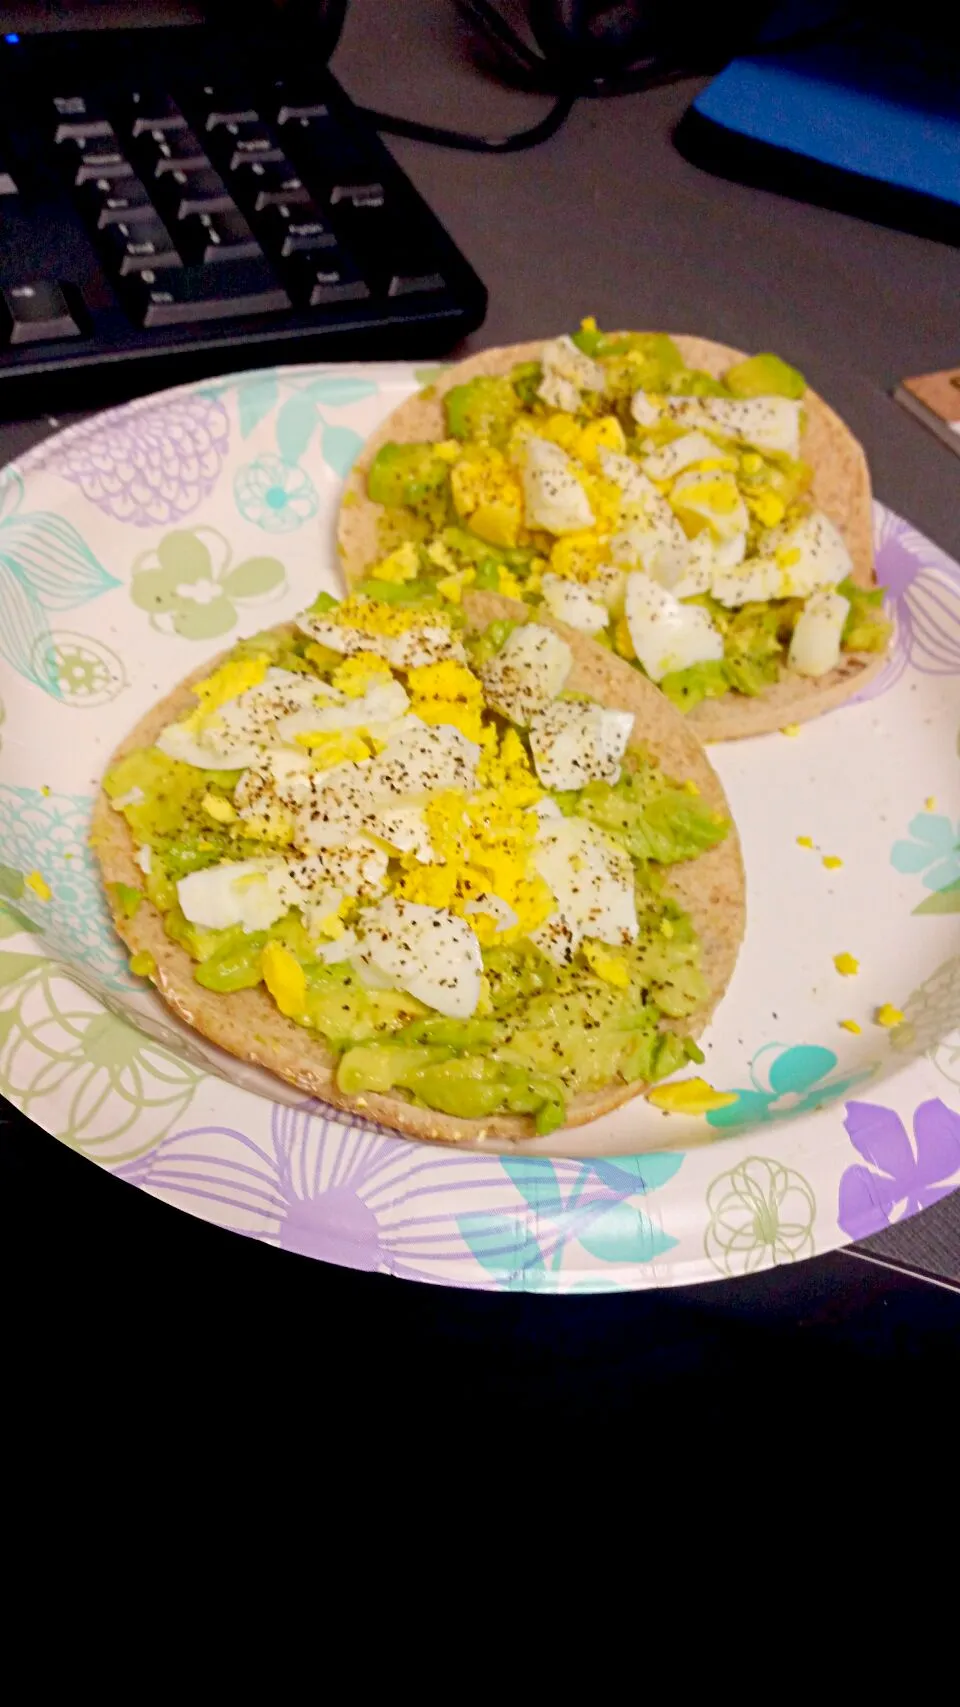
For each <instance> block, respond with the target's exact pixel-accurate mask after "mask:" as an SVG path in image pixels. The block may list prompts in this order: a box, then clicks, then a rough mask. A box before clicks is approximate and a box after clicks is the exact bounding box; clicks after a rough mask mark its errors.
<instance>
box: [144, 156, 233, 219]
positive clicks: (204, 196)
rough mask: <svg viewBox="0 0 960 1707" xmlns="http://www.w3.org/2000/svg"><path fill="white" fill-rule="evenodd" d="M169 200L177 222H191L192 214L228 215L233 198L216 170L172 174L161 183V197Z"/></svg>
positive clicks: (158, 193)
mask: <svg viewBox="0 0 960 1707" xmlns="http://www.w3.org/2000/svg"><path fill="white" fill-rule="evenodd" d="M161 194H162V195H164V196H169V198H170V204H171V207H172V209H173V217H174V219H189V218H190V215H191V214H192V213H227V212H228V211H229V210H230V208H232V207H233V205H234V202H233V197H232V196H231V194H230V191H229V190H228V189H227V186H226V184H225V183H224V181H223V179H222V178H221V177H220V176H219V174H218V173H217V172H215V171H214V170H213V168H212V167H205V168H204V170H203V171H202V172H169V173H168V174H167V175H166V176H165V177H163V178H160V179H158V180H157V195H158V196H159V195H161Z"/></svg>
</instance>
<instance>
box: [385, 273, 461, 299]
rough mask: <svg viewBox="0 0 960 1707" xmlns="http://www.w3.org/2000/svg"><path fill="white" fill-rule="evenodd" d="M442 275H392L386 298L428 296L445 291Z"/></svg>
mask: <svg viewBox="0 0 960 1707" xmlns="http://www.w3.org/2000/svg"><path fill="white" fill-rule="evenodd" d="M446 288H447V281H446V279H445V278H444V276H443V274H442V273H413V272H409V273H408V272H403V273H392V274H391V276H390V279H389V281H388V283H387V295H388V296H428V295H433V294H434V293H435V292H436V291H438V290H446Z"/></svg>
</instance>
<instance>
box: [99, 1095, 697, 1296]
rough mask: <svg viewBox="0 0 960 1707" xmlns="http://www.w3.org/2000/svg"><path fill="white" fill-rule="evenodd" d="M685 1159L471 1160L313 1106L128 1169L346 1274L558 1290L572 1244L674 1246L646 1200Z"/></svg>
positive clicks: (615, 1256)
mask: <svg viewBox="0 0 960 1707" xmlns="http://www.w3.org/2000/svg"><path fill="white" fill-rule="evenodd" d="M682 1161H683V1157H682V1155H680V1154H672V1153H671V1154H669V1155H668V1154H664V1155H644V1156H638V1157H632V1158H631V1157H620V1158H617V1159H616V1160H613V1161H611V1160H608V1159H598V1160H594V1161H584V1162H575V1161H555V1162H551V1161H546V1160H541V1159H540V1158H537V1157H527V1156H523V1157H504V1158H500V1157H497V1156H489V1157H487V1156H483V1155H471V1154H464V1153H463V1152H460V1151H456V1150H448V1149H441V1148H436V1149H433V1148H427V1147H425V1146H424V1145H421V1144H410V1143H407V1142H405V1141H404V1140H403V1139H401V1138H397V1137H394V1136H393V1135H392V1134H391V1133H387V1132H384V1131H383V1130H381V1129H380V1128H377V1127H371V1126H369V1125H367V1124H365V1123H363V1122H361V1121H359V1120H356V1119H353V1118H351V1116H349V1115H342V1114H338V1113H336V1112H335V1111H334V1110H333V1109H329V1108H326V1107H325V1106H324V1105H323V1104H321V1103H316V1102H305V1103H300V1104H298V1105H296V1106H293V1107H290V1106H289V1105H286V1104H280V1103H275V1104H274V1105H273V1107H272V1109H271V1114H270V1136H269V1137H268V1138H263V1139H258V1138H253V1137H251V1136H248V1135H247V1134H246V1133H243V1132H238V1131H236V1130H235V1129H234V1128H232V1127H227V1126H197V1127H191V1128H190V1129H188V1130H187V1131H182V1132H177V1133H174V1134H173V1135H171V1136H170V1137H169V1138H164V1139H163V1141H162V1142H161V1143H160V1144H158V1145H157V1147H156V1149H154V1150H153V1151H151V1152H150V1154H149V1155H147V1156H141V1157H138V1158H136V1159H135V1160H133V1161H131V1162H128V1163H125V1164H124V1165H123V1166H122V1167H120V1168H119V1169H118V1170H117V1172H118V1173H119V1174H120V1176H121V1178H123V1179H126V1180H128V1181H129V1182H130V1183H131V1184H132V1185H137V1186H140V1187H141V1188H143V1189H144V1190H146V1191H150V1192H152V1193H154V1194H155V1195H156V1196H157V1197H161V1198H163V1200H164V1201H165V1202H167V1203H173V1204H176V1205H177V1206H178V1207H179V1208H181V1209H185V1210H187V1211H188V1212H190V1213H191V1214H194V1215H200V1216H202V1217H204V1218H205V1219H207V1220H210V1221H213V1222H215V1223H216V1224H217V1225H218V1226H221V1227H227V1228H229V1229H231V1230H232V1231H233V1232H237V1233H245V1234H246V1235H247V1236H248V1237H249V1238H255V1239H263V1240H265V1241H266V1242H267V1243H269V1244H274V1245H279V1246H280V1247H281V1248H282V1249H283V1250H290V1251H297V1252H298V1253H299V1254H300V1255H302V1256H310V1257H318V1258H319V1259H320V1260H321V1261H323V1262H333V1263H337V1264H339V1265H340V1266H341V1267H344V1268H357V1269H366V1270H369V1271H379V1272H380V1273H384V1272H386V1273H388V1274H393V1275H399V1276H402V1277H404V1278H406V1279H409V1280H427V1281H436V1282H441V1283H444V1284H447V1285H450V1284H451V1283H452V1284H455V1285H460V1286H478V1287H483V1286H490V1285H496V1286H497V1287H499V1288H503V1289H505V1290H508V1291H512V1290H519V1291H534V1290H541V1289H543V1288H545V1287H547V1288H549V1287H555V1286H556V1285H557V1284H558V1277H559V1271H560V1269H561V1268H562V1266H563V1251H564V1247H565V1246H566V1245H567V1244H569V1243H571V1242H573V1241H577V1242H579V1244H580V1245H582V1246H583V1248H584V1250H586V1251H587V1252H588V1253H589V1254H590V1255H591V1256H592V1257H595V1258H597V1259H598V1260H599V1261H601V1262H602V1263H610V1264H617V1263H631V1264H637V1263H649V1262H652V1261H653V1260H654V1259H655V1258H656V1257H657V1256H659V1255H661V1254H662V1253H663V1252H665V1251H667V1250H669V1249H671V1248H672V1247H673V1246H674V1245H675V1244H676V1243H677V1241H676V1239H675V1238H673V1237H672V1236H671V1235H670V1234H668V1233H666V1232H665V1231H664V1230H663V1228H662V1227H661V1226H660V1225H659V1216H658V1215H657V1214H656V1213H654V1214H653V1216H650V1215H648V1214H646V1212H645V1211H644V1210H642V1209H641V1208H639V1206H638V1205H637V1204H636V1202H635V1201H634V1199H636V1198H637V1197H641V1196H645V1195H646V1194H647V1193H648V1192H651V1191H655V1190H656V1189H657V1187H658V1186H660V1185H663V1184H665V1183H666V1181H667V1180H669V1179H670V1178H672V1176H673V1175H674V1174H675V1173H676V1171H677V1169H678V1168H679V1167H680V1165H681V1162H682ZM548 1264H549V1269H548V1266H547V1265H548ZM478 1267H479V1269H480V1270H482V1271H486V1272H485V1273H480V1274H478V1272H477V1269H478Z"/></svg>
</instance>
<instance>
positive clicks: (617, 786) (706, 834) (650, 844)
mask: <svg viewBox="0 0 960 1707" xmlns="http://www.w3.org/2000/svg"><path fill="white" fill-rule="evenodd" d="M577 811H578V813H579V815H580V817H581V818H589V819H591V820H592V822H593V823H594V824H598V825H599V826H600V828H601V829H602V830H606V831H607V833H608V835H611V836H613V837H614V839H615V840H616V841H618V842H619V843H620V845H621V846H622V847H624V848H626V850H627V852H628V853H629V854H630V855H631V857H632V858H633V859H644V860H655V861H656V863H657V864H658V865H673V864H675V863H676V861H677V860H681V859H693V858H695V857H696V855H697V854H700V853H703V852H704V851H705V849H707V848H712V847H716V845H717V843H718V842H722V841H723V839H724V837H725V836H726V835H727V833H728V831H729V829H730V825H729V823H728V821H727V819H726V818H724V817H723V816H722V814H720V813H717V812H714V811H713V810H712V809H711V808H710V807H709V806H707V805H705V803H704V802H703V801H702V800H701V799H700V798H699V797H698V796H697V795H694V794H690V793H688V792H687V790H686V789H683V788H669V787H666V788H665V787H664V786H663V783H662V779H661V778H660V777H659V776H658V774H657V773H656V772H654V771H650V770H648V769H646V768H644V767H641V769H639V770H637V771H633V772H630V773H628V774H626V775H624V776H622V777H621V778H620V781H619V782H617V783H613V784H611V783H609V782H590V783H588V784H587V786H586V788H584V789H583V791H582V793H581V795H580V804H579V806H578V808H577Z"/></svg>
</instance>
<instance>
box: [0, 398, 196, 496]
mask: <svg viewBox="0 0 960 1707" xmlns="http://www.w3.org/2000/svg"><path fill="white" fill-rule="evenodd" d="M229 437H230V422H229V419H228V416H227V411H226V409H225V408H224V406H223V404H222V403H221V402H220V401H219V399H217V398H214V397H207V396H203V395H201V394H200V393H199V392H194V393H193V394H192V395H180V396H174V397H170V398H167V399H165V400H163V401H156V400H153V401H149V402H147V403H144V404H139V405H137V404H135V405H133V406H132V407H127V408H123V409H112V410H110V411H109V412H108V413H107V414H105V415H95V416H94V417H93V419H92V420H90V421H83V422H81V424H80V425H79V426H77V427H70V428H68V429H67V431H66V432H64V433H58V434H57V435H56V437H55V438H52V439H50V440H49V441H48V443H47V444H44V445H41V446H40V448H39V450H37V451H36V452H35V453H34V458H33V460H32V461H31V464H30V466H31V470H34V469H49V470H50V471H51V472H52V473H54V474H59V475H61V476H62V478H63V479H64V480H71V481H73V483H74V485H76V486H79V488H80V490H81V492H82V493H83V494H84V497H86V498H89V500H90V502H91V504H96V505H97V507H98V508H99V509H101V510H103V511H105V513H106V514H107V515H108V516H113V517H114V519H115V520H116V521H118V522H129V523H130V524H131V526H133V527H154V526H164V525H166V524H168V523H170V522H176V521H179V520H180V519H181V518H182V517H183V516H188V515H190V514H191V512H192V511H193V510H195V509H196V508H197V506H198V504H200V503H201V501H202V500H203V499H204V498H205V497H206V496H207V495H208V493H210V492H211V491H212V490H213V487H214V484H215V482H216V480H217V479H218V477H219V474H220V470H221V468H222V466H223V459H224V456H225V455H226V452H227V446H228V441H229Z"/></svg>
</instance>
